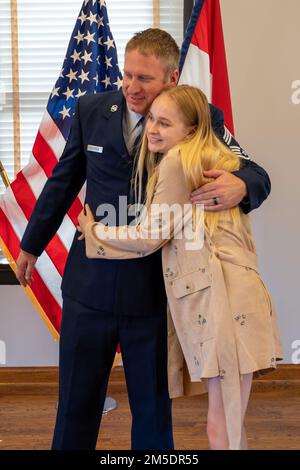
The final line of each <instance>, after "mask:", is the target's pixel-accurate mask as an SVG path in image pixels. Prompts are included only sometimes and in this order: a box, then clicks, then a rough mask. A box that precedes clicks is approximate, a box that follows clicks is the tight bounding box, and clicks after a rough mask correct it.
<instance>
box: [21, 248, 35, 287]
mask: <svg viewBox="0 0 300 470" xmlns="http://www.w3.org/2000/svg"><path fill="white" fill-rule="evenodd" d="M36 261H37V256H34V255H32V254H30V253H27V252H26V251H23V250H21V251H20V254H19V256H18V259H17V272H16V276H17V279H18V281H19V282H20V284H21V285H22V286H24V287H26V286H27V285H29V286H31V284H32V281H33V277H32V271H33V268H34V265H35V263H36Z"/></svg>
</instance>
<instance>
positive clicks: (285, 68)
mask: <svg viewBox="0 0 300 470" xmlns="http://www.w3.org/2000/svg"><path fill="white" fill-rule="evenodd" d="M221 7H222V15H223V26H224V35H225V42H226V50H227V59H228V66H229V75H230V84H231V92H232V103H233V112H234V120H235V130H236V136H237V138H238V140H239V141H240V142H241V144H242V145H243V146H244V147H245V149H246V150H247V151H248V153H249V154H250V155H251V156H252V157H253V158H254V159H255V160H256V161H257V162H258V163H260V164H262V166H264V167H265V168H266V169H267V170H268V172H269V174H270V176H271V180H272V193H271V196H270V198H269V199H268V200H267V201H266V202H265V203H264V204H263V206H262V207H261V208H260V209H259V210H258V211H256V212H255V214H254V215H253V220H254V228H255V235H256V240H257V248H258V252H259V256H260V266H261V273H262V276H263V278H264V280H265V282H266V284H267V286H268V287H269V289H270V291H271V293H272V295H273V298H274V301H275V304H276V306H277V311H278V316H279V320H280V325H281V330H282V338H283V343H284V352H285V362H287V363H289V362H292V359H291V354H292V352H293V350H292V342H293V341H294V340H297V339H298V340H300V316H299V308H298V303H297V293H298V284H299V281H300V268H299V265H300V256H299V241H298V240H299V239H298V232H299V231H300V224H299V217H298V212H299V209H298V202H299V200H300V197H299V196H300V189H299V186H300V184H299V182H298V178H299V174H300V171H299V170H300V155H299V153H300V145H299V138H300V126H299V123H300V104H299V105H295V104H293V103H292V100H291V96H292V92H293V90H292V82H293V81H295V80H300V67H299V44H300V28H299V18H300V2H299V0H286V2H285V3H284V5H283V3H282V1H281V0H263V1H262V0H251V2H249V1H246V0H240V1H237V0H221ZM0 299H1V316H0V341H1V340H2V341H5V343H6V365H7V366H17V365H18V366H34V365H56V364H57V360H58V359H57V356H58V346H57V343H55V342H54V341H53V339H52V337H51V336H50V334H49V333H48V330H47V328H46V326H44V324H43V322H42V320H41V319H40V317H39V315H38V313H37V312H36V311H34V309H33V307H32V306H31V304H30V302H29V300H28V299H27V298H26V296H25V294H24V293H23V291H22V290H21V288H20V287H18V286H12V287H10V286H0ZM1 346H2V347H1ZM1 349H3V343H0V351H1ZM298 358H299V355H298ZM0 363H1V358H0Z"/></svg>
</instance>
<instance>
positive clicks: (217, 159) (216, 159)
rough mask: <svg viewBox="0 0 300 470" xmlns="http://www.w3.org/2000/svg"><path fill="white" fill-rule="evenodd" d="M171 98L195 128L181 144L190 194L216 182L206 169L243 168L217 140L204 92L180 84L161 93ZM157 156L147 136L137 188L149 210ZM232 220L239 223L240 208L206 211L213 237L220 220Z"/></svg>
mask: <svg viewBox="0 0 300 470" xmlns="http://www.w3.org/2000/svg"><path fill="white" fill-rule="evenodd" d="M161 95H166V96H168V97H169V98H170V99H171V100H172V101H173V102H174V103H175V105H176V107H177V109H178V110H179V112H180V113H181V116H182V119H183V122H184V123H185V124H186V125H187V126H192V127H194V128H195V132H194V133H193V135H192V136H191V138H190V139H189V140H185V141H184V142H178V144H177V145H176V147H178V149H179V152H180V157H181V162H182V167H183V172H184V175H185V180H186V184H187V187H188V189H189V191H190V192H192V191H194V190H195V189H197V188H199V187H200V186H203V185H204V184H206V183H209V182H211V181H213V179H211V178H207V177H205V176H204V175H203V171H205V170H226V171H229V172H233V171H235V170H238V169H239V168H240V159H239V158H238V157H237V156H236V155H235V154H234V153H233V152H231V150H230V149H229V148H228V147H226V145H224V144H223V143H222V142H220V140H219V139H218V138H217V137H216V135H215V133H214V132H213V129H212V125H211V116H210V108H209V104H208V101H207V99H206V96H205V95H204V93H203V92H202V91H201V90H199V89H198V88H196V87H192V86H188V85H179V86H177V87H172V88H168V89H167V90H164V91H162V93H161V94H160V96H161ZM158 166H159V158H158V155H157V154H155V153H153V152H150V151H148V139H147V135H146V132H145V133H144V136H143V139H142V143H141V149H140V154H139V158H138V161H137V167H136V175H135V179H134V188H135V195H136V200H137V201H138V203H142V202H144V204H145V206H146V207H147V208H148V207H149V206H150V205H151V202H152V200H153V195H154V190H155V186H156V183H157V179H158ZM145 172H146V174H147V186H146V197H145V201H141V199H142V187H143V182H144V181H143V180H144V178H145ZM221 219H222V220H224V219H225V220H229V219H231V220H232V221H233V223H234V224H235V225H238V224H239V223H240V209H239V207H234V208H232V209H229V210H226V211H219V212H205V215H204V221H205V226H206V227H207V229H208V231H209V233H210V235H212V234H213V232H214V231H215V230H216V228H217V227H218V222H219V221H220V220H221Z"/></svg>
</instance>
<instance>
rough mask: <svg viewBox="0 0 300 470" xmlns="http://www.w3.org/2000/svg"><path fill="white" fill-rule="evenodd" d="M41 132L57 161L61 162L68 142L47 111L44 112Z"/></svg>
mask: <svg viewBox="0 0 300 470" xmlns="http://www.w3.org/2000/svg"><path fill="white" fill-rule="evenodd" d="M39 132H40V134H41V135H42V137H43V138H44V139H45V141H46V142H47V144H48V145H49V147H50V148H51V150H52V152H53V153H54V155H55V156H56V158H57V160H59V159H60V157H61V154H62V153H63V151H64V148H65V146H66V141H65V139H64V137H63V135H62V133H61V132H60V130H59V128H58V127H57V125H56V124H55V122H54V121H53V119H52V117H51V116H50V114H49V113H48V111H47V109H46V110H45V112H44V115H43V118H42V122H41V124H40V127H39Z"/></svg>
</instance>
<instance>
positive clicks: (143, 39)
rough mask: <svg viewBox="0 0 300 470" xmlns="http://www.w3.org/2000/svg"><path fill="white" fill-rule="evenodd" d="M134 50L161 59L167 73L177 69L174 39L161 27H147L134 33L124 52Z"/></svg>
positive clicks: (176, 52)
mask: <svg viewBox="0 0 300 470" xmlns="http://www.w3.org/2000/svg"><path fill="white" fill-rule="evenodd" d="M134 50H138V51H139V52H140V53H141V54H144V55H154V56H155V57H157V58H159V59H163V61H164V62H165V64H166V72H167V73H171V72H173V71H174V70H176V69H178V64H179V47H178V46H177V43H176V41H175V39H174V38H172V36H171V35H170V34H169V33H167V31H164V30H163V29H159V28H149V29H145V30H144V31H140V32H138V33H135V35H134V36H133V37H132V38H131V39H130V40H129V41H128V43H127V45H126V48H125V54H126V52H130V51H134Z"/></svg>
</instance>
